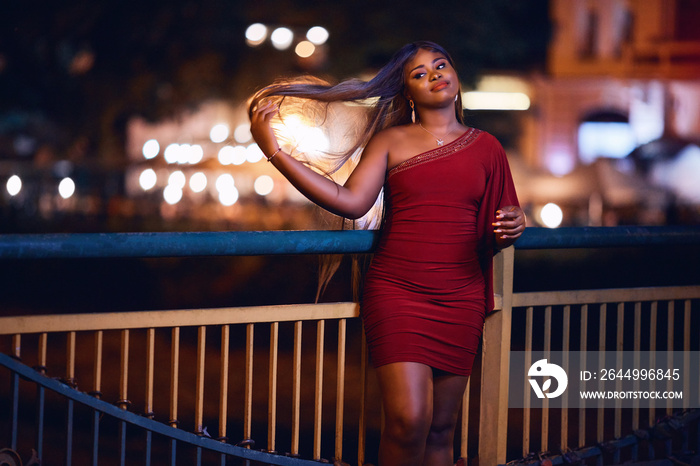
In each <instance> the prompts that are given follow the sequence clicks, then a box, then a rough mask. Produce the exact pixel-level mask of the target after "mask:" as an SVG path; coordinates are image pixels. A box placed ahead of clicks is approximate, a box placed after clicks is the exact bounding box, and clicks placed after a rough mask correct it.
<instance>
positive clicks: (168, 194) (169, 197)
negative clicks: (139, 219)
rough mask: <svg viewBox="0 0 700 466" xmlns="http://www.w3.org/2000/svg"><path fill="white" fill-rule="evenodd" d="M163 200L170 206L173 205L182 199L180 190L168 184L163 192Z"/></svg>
mask: <svg viewBox="0 0 700 466" xmlns="http://www.w3.org/2000/svg"><path fill="white" fill-rule="evenodd" d="M163 199H165V202H167V203H168V204H170V205H175V204H177V203H178V202H180V200H181V199H182V188H179V187H177V186H175V185H172V184H169V185H168V186H166V187H165V189H164V190H163Z"/></svg>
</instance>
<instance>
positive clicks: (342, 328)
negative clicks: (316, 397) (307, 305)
mask: <svg viewBox="0 0 700 466" xmlns="http://www.w3.org/2000/svg"><path fill="white" fill-rule="evenodd" d="M346 332H347V322H346V320H345V319H340V320H339V321H338V374H337V380H336V384H337V385H336V386H337V388H336V398H335V458H336V459H337V460H338V461H341V460H342V459H343V414H344V410H343V405H344V404H345V344H346V335H347V333H346Z"/></svg>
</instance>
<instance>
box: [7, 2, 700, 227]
mask: <svg viewBox="0 0 700 466" xmlns="http://www.w3.org/2000/svg"><path fill="white" fill-rule="evenodd" d="M263 3H264V4H263ZM484 3H487V4H486V5H485V4H484ZM514 3H515V2H509V1H506V0H498V1H493V2H477V1H464V2H451V1H450V2H447V3H445V5H444V8H439V9H437V8H434V5H429V6H425V5H418V4H416V5H413V4H412V3H406V2H394V1H388V2H382V5H375V4H373V3H372V2H369V1H361V2H358V3H357V4H352V5H345V6H338V5H326V4H325V3H323V2H307V3H305V4H303V5H301V4H299V3H295V2H284V1H280V2H256V3H253V2H221V3H220V2H203V3H195V2H189V1H184V0H183V1H178V2H173V3H172V4H168V5H166V6H159V5H150V4H141V3H136V2H126V3H120V4H118V5H117V4H111V3H108V2H93V3H92V4H91V5H89V6H85V5H84V4H81V3H79V2H67V3H62V4H60V5H58V4H56V5H43V6H41V7H40V6H38V5H35V4H28V5H27V6H23V7H14V8H15V9H14V10H12V8H13V7H8V6H5V7H3V8H5V9H7V10H8V11H7V15H6V19H5V26H2V31H0V32H1V34H2V36H1V38H0V39H1V40H0V183H1V184H0V188H1V190H2V191H1V192H0V231H2V232H44V231H153V230H244V229H250V230H265V229H313V228H325V227H327V226H328V225H329V224H328V219H326V218H324V217H323V216H322V215H320V213H319V211H318V210H317V209H316V208H314V207H312V206H311V205H310V204H309V203H308V201H306V200H305V199H304V198H303V197H302V196H301V195H300V194H299V193H298V192H297V191H296V190H295V189H294V188H293V187H292V186H291V185H290V184H289V183H287V182H286V180H284V179H283V178H282V177H281V176H280V175H279V174H278V173H277V172H276V170H274V168H273V167H271V166H269V164H266V163H265V161H264V159H263V158H262V153H261V152H260V150H259V149H258V148H257V146H256V145H255V144H254V142H253V141H252V140H251V136H250V131H249V127H248V119H247V115H246V99H247V97H248V96H250V95H251V94H252V92H254V91H255V90H256V89H259V88H260V87H261V86H263V85H265V84H267V83H269V82H271V81H272V80H273V79H275V77H277V76H280V75H296V74H302V73H311V74H315V75H318V76H322V77H325V78H328V79H331V80H336V79H342V78H346V77H350V76H353V77H361V78H365V79H367V78H369V77H371V76H372V74H373V73H374V72H375V71H376V69H378V67H379V66H381V65H382V64H383V63H384V62H385V61H386V60H387V59H388V58H389V56H390V54H391V53H392V52H393V51H394V50H396V49H397V48H398V47H400V46H401V45H402V44H404V43H406V42H410V41H412V40H417V39H430V40H435V41H436V42H439V43H441V44H443V45H444V46H445V47H446V48H447V49H448V50H450V51H451V52H452V53H453V55H454V58H455V59H456V62H457V64H458V71H459V72H460V76H461V78H462V80H463V88H464V92H465V94H464V102H465V115H466V117H467V120H468V122H469V124H471V125H473V126H476V127H480V128H482V129H485V130H487V131H490V132H492V133H493V134H495V135H496V136H497V137H498V138H499V139H500V140H501V141H502V143H503V144H504V146H505V147H506V149H507V151H508V153H509V156H510V160H511V164H512V169H513V172H514V176H515V178H516V184H517V187H518V190H519V194H520V197H521V201H522V203H523V204H524V206H525V207H526V209H527V211H528V214H529V216H530V219H531V220H532V221H531V223H532V224H534V225H542V226H550V227H556V226H559V225H567V226H576V225H616V224H655V225H658V224H700V188H699V186H700V183H698V181H697V180H699V179H700V148H698V145H697V143H698V141H699V140H700V105H698V104H699V103H700V32H698V29H697V27H695V25H696V24H697V23H698V22H699V21H700V6H699V5H698V2H697V1H693V0H549V1H545V0H537V1H533V2H526V3H527V4H523V5H514ZM399 8H400V9H401V11H403V12H404V13H405V15H404V16H402V17H401V18H398V17H397V15H396V11H397V9H399ZM10 10H12V11H10ZM398 16H401V15H398ZM282 130H283V131H287V132H288V133H289V134H288V135H287V136H288V138H290V139H293V140H295V141H296V144H297V145H298V146H299V147H308V148H310V150H318V149H320V150H322V149H325V148H328V146H329V144H330V143H329V141H328V135H327V134H324V132H323V131H321V130H320V129H319V128H316V127H314V125H313V124H309V123H308V122H306V123H305V122H304V121H303V119H302V118H300V119H298V120H295V121H288V122H287V125H286V128H284V129H282Z"/></svg>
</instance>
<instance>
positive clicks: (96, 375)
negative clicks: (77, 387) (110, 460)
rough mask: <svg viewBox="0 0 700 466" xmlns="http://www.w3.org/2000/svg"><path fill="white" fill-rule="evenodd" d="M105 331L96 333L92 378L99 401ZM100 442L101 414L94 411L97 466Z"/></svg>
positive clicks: (93, 436)
mask: <svg viewBox="0 0 700 466" xmlns="http://www.w3.org/2000/svg"><path fill="white" fill-rule="evenodd" d="M103 337H104V334H103V331H102V330H98V331H97V332H95V348H94V353H93V356H94V361H93V367H94V371H93V377H92V391H91V392H90V394H91V395H92V396H94V397H95V398H97V399H100V398H101V397H102V391H101V390H102V341H103ZM99 440H100V412H99V411H97V410H94V411H93V412H92V464H93V466H97V464H98V457H99V443H100V442H99Z"/></svg>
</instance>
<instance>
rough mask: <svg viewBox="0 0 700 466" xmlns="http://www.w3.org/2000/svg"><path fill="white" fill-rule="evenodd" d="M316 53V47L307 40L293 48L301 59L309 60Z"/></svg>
mask: <svg viewBox="0 0 700 466" xmlns="http://www.w3.org/2000/svg"><path fill="white" fill-rule="evenodd" d="M315 51H316V46H315V45H314V44H312V43H311V42H309V41H308V40H302V41H301V42H299V43H298V44H297V46H296V47H295V48H294V52H295V53H296V54H297V55H298V56H300V57H301V58H309V57H310V56H311V55H313V54H314V52H315Z"/></svg>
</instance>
